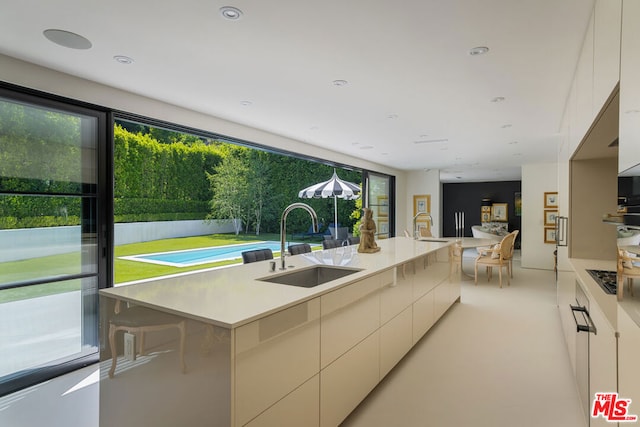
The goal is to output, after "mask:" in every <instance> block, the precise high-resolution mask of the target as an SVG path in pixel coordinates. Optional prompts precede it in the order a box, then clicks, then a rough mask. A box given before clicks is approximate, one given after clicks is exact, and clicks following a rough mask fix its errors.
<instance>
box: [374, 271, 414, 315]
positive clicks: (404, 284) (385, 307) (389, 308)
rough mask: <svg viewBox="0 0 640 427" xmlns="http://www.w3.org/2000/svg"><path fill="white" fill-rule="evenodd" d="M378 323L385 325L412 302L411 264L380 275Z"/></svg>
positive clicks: (412, 274)
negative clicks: (380, 290) (380, 288)
mask: <svg viewBox="0 0 640 427" xmlns="http://www.w3.org/2000/svg"><path fill="white" fill-rule="evenodd" d="M380 276H381V280H382V292H381V293H380V323H381V324H385V323H387V322H388V321H389V320H391V319H393V318H394V317H395V316H397V315H398V314H400V312H401V311H402V310H404V309H405V308H407V307H409V306H410V305H411V303H412V302H413V277H414V276H415V269H414V264H413V262H408V263H405V264H402V265H399V266H397V267H396V268H393V269H390V270H386V271H384V272H382V273H381V274H380Z"/></svg>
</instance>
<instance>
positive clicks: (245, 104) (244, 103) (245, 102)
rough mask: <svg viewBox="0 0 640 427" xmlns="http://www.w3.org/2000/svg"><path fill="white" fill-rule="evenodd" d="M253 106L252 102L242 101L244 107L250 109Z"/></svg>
mask: <svg viewBox="0 0 640 427" xmlns="http://www.w3.org/2000/svg"><path fill="white" fill-rule="evenodd" d="M251 104H253V102H251V101H240V105H242V106H243V107H248V106H249V105H251Z"/></svg>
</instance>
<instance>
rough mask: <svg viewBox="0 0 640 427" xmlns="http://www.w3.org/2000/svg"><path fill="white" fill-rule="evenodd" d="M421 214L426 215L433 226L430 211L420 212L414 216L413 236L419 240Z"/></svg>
mask: <svg viewBox="0 0 640 427" xmlns="http://www.w3.org/2000/svg"><path fill="white" fill-rule="evenodd" d="M420 215H425V216H426V217H427V219H428V220H429V224H431V226H432V227H433V218H432V217H431V214H430V213H428V212H418V213H417V214H416V216H414V217H413V238H414V239H416V240H418V230H416V227H417V226H418V217H419V216H420Z"/></svg>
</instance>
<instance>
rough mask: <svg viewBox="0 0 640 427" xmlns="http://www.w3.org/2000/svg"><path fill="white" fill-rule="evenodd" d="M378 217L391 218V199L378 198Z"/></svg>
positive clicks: (385, 197)
mask: <svg viewBox="0 0 640 427" xmlns="http://www.w3.org/2000/svg"><path fill="white" fill-rule="evenodd" d="M378 216H379V217H381V216H382V217H387V216H389V197H387V196H378Z"/></svg>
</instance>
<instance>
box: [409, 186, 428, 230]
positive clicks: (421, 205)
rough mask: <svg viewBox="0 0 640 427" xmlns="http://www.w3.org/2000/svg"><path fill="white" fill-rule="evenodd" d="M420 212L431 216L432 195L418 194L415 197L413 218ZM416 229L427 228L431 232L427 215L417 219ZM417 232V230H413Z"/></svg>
mask: <svg viewBox="0 0 640 427" xmlns="http://www.w3.org/2000/svg"><path fill="white" fill-rule="evenodd" d="M418 212H424V213H428V214H431V194H416V195H414V196H413V216H414V217H415V216H416V215H417V214H418ZM416 227H417V228H418V229H420V228H422V227H426V228H427V230H431V224H430V223H429V219H428V217H427V216H426V215H420V216H419V217H418V218H416ZM412 231H413V232H416V230H412Z"/></svg>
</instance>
